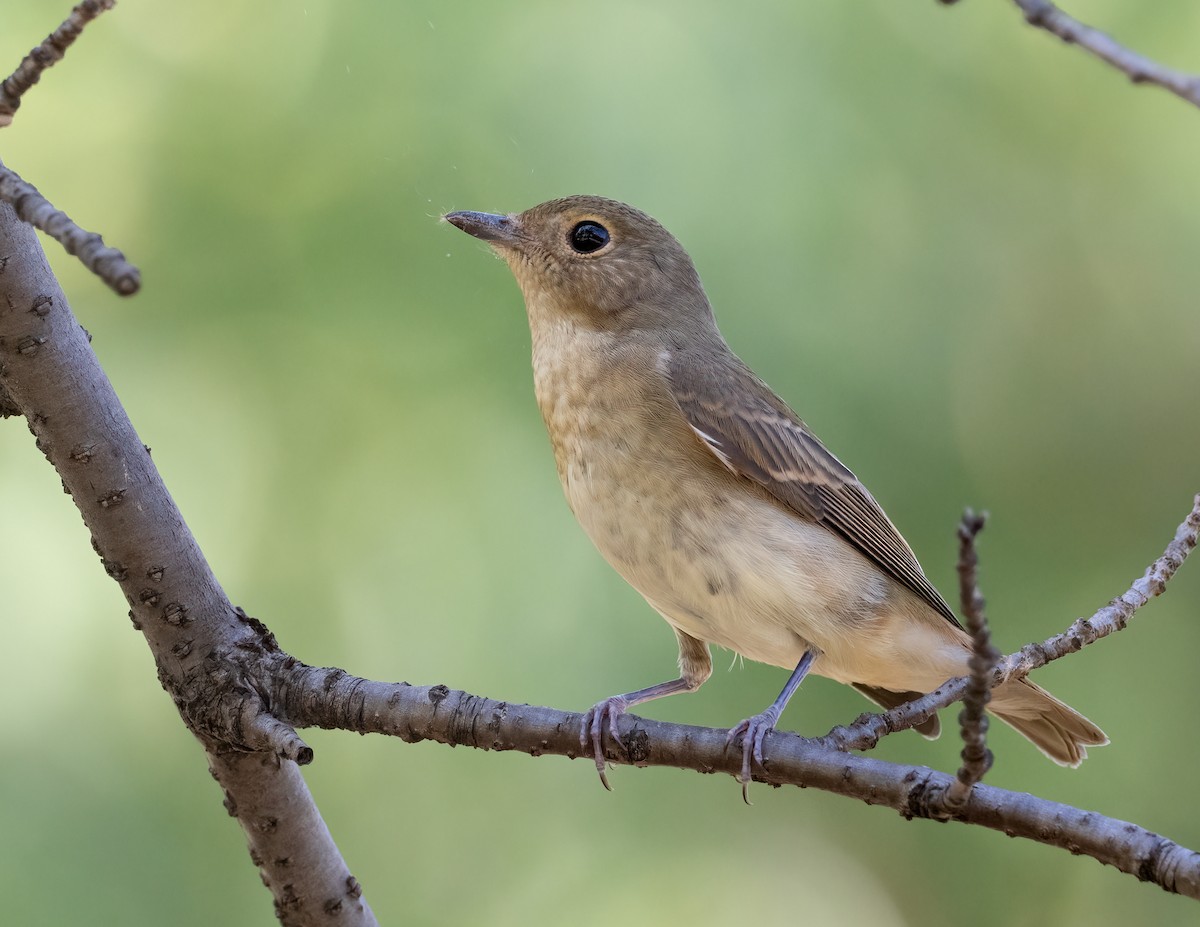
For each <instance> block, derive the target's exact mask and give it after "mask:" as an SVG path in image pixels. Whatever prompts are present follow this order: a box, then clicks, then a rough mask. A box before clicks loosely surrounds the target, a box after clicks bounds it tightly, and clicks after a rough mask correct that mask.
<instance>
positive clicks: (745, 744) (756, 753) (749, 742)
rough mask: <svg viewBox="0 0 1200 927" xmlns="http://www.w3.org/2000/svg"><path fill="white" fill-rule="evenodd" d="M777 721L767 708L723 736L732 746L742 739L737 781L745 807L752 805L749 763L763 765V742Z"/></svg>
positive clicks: (772, 712)
mask: <svg viewBox="0 0 1200 927" xmlns="http://www.w3.org/2000/svg"><path fill="white" fill-rule="evenodd" d="M777 719H778V716H777V714H776V713H775V712H774V711H772V710H771V709H769V708H768V709H767V710H766V711H764V712H762V713H761V714H757V715H755V716H754V717H752V718H747V719H746V720H745V721H739V722H738V723H737V724H735V725H734V726H733V727H731V728H730V729H729V733H728V734H727V735H726V736H725V743H726V745H729V744H732V743H733V742H734V741H735V740H737V739H738V738H739V737H740V738H741V739H742V771H741V772H740V773H739V774H738V777H737V779H738V782H740V783H741V784H742V801H744V802H745V803H746V804H747V805H751V804H753V802H752V801H750V792H749V789H750V783H751V782H752V781H753V776H752V775H751V762H750V761H751V759H752V758H753V760H754V762H756V763H758V765H759V766H762V765H763V740H764V739H765V738H766V736H767V735H768V734H769V733H771V731H773V730H774V729H775V722H776V720H777Z"/></svg>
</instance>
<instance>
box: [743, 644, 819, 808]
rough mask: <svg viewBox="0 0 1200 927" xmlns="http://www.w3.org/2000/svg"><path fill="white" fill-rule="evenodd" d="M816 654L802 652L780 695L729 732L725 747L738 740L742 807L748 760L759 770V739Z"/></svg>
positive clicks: (812, 650) (814, 650)
mask: <svg viewBox="0 0 1200 927" xmlns="http://www.w3.org/2000/svg"><path fill="white" fill-rule="evenodd" d="M820 653H821V651H819V650H817V648H815V647H812V646H810V647H809V648H808V649H807V650H806V651H804V656H802V657H801V658H800V662H799V663H797V664H796V668H795V669H794V670H792V675H791V676H789V677H788V681H787V682H786V683H785V684H784V686H783V691H782V692H780V693H779V696H778V697H777V698H776V699H775V701H773V702H772V703H771V704H770V707H768V708H767V710H766V711H762V712H759V713H758V714H756V715H755V716H754V717H753V718H747V719H746V720H745V721H741V722H739V723H737V724H736V725H734V726H733V727H732V728H730V730H729V736H728V737H726V738H725V742H726V743H733V742H734V741H735V740H736V739H737V738H738V737H741V738H742V772H741V775H739V776H738V782H740V783H741V784H742V798H743V800H745V802H746V804H750V799H749V797H748V795H747V792H746V790H747V788H748V787H749V785H750V758H751V757H753V758H754V760H755V761H756V762H757V763H758V765H759V766H761V765H762V762H763V752H762V750H763V738H764V737H766V736H767V734H769V733H770V732H771V731H773V730H774V729H775V722H776V721H778V720H779V716H780V715H781V714H783V709H784V708H786V707H787V703H788V701H789V700H790V699H791V697H792V696H793V695H795V694H796V690H797V689H799V688H800V683H801V682H803V681H804V677H805V676H807V675H808V671H809V670H810V669H812V665H813V661H814V660H816V658H817V657H818V656H820Z"/></svg>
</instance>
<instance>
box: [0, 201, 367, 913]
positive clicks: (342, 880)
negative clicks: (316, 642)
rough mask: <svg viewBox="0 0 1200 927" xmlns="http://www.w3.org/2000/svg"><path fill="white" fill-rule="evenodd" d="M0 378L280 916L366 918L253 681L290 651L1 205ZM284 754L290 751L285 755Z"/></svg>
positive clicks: (290, 743) (36, 250) (41, 257)
mask: <svg viewBox="0 0 1200 927" xmlns="http://www.w3.org/2000/svg"><path fill="white" fill-rule="evenodd" d="M0 256H2V258H0V260H2V261H3V264H2V265H0V385H2V386H3V393H4V400H5V402H6V403H10V404H12V405H13V406H14V407H15V408H17V409H19V411H20V412H21V414H22V415H24V416H25V419H26V421H27V423H28V425H29V429H30V431H32V432H33V434H34V436H35V437H36V439H37V446H38V449H39V450H40V451H41V452H42V453H43V454H45V455H46V458H47V460H49V461H50V463H51V464H53V466H54V468H55V470H57V472H58V474H59V476H60V477H61V478H62V483H63V488H64V489H65V490H66V491H67V492H68V493H69V494H70V495H71V498H72V500H73V501H74V502H75V504H76V506H77V507H78V508H79V512H80V514H81V515H82V516H83V520H84V523H85V524H86V526H87V528H88V530H89V531H90V532H91V536H92V546H93V548H94V549H95V550H96V553H97V554H98V555H99V556H100V562H101V565H102V566H103V567H104V570H105V572H107V573H108V575H109V576H110V577H112V579H113V580H115V581H116V582H117V583H118V584H119V585H120V587H121V591H122V593H123V594H124V596H125V599H126V601H127V602H128V603H129V606H130V611H129V616H130V618H131V619H132V620H133V623H134V627H135V628H137V629H138V630H140V631H141V632H142V634H143V635H144V637H145V638H146V642H147V644H148V645H149V646H150V650H151V652H152V653H153V655H154V661H155V664H156V666H157V668H158V677H159V682H160V683H161V684H162V686H163V688H164V689H166V690H167V692H168V693H169V694H170V695H171V697H172V698H173V699H174V701H175V704H176V706H177V707H178V709H179V711H180V714H181V715H182V716H183V718H184V719H185V721H186V722H187V725H188V727H189V729H190V730H191V731H192V732H193V733H194V734H196V736H197V738H198V739H199V740H200V742H201V744H202V745H203V746H204V748H205V751H206V753H207V754H208V761H209V766H210V768H211V769H212V772H213V775H214V776H215V777H216V779H217V781H218V782H219V783H220V784H221V786H222V788H223V789H224V790H225V805H226V808H228V810H229V813H230V814H232V815H235V816H236V817H237V819H238V823H240V824H241V825H242V829H243V831H244V832H245V834H246V838H247V841H248V843H249V845H250V851H251V857H252V858H253V860H254V862H255V863H256V864H257V865H258V867H259V872H260V874H261V875H262V878H263V881H264V882H265V883H266V884H267V886H268V887H269V888H270V889H271V891H272V892H273V894H274V896H275V903H276V909H277V913H278V915H279V918H280V920H281V922H282V923H283V924H285V925H288V927H301V925H304V927H307V925H317V924H334V923H337V924H340V925H347V927H349V925H363V927H369V925H372V924H374V923H375V918H374V915H373V914H372V912H371V909H370V907H368V906H367V903H366V901H365V900H363V899H362V898H361V890H360V889H359V887H358V883H357V882H355V881H354V879H353V876H352V875H351V874H350V871H349V869H348V868H347V866H346V863H345V862H344V860H343V859H342V857H341V855H340V854H339V853H338V850H337V847H336V846H335V845H334V843H333V839H332V838H331V836H330V834H329V831H328V829H327V828H326V827H325V824H324V822H323V821H322V820H321V816H320V814H319V812H318V811H317V807H316V805H315V803H314V802H313V800H312V796H311V795H310V794H309V792H308V789H307V787H306V786H305V784H304V779H303V778H302V777H301V775H300V772H299V769H298V766H297V764H298V763H303V762H306V761H308V760H310V759H311V756H312V751H311V750H309V748H308V747H307V746H305V744H304V743H303V741H301V740H300V738H299V737H298V736H296V733H295V731H293V730H292V729H291V728H290V727H289V726H288V725H286V724H283V723H282V722H280V721H279V720H278V719H277V718H275V717H274V716H273V715H272V714H271V713H270V712H269V711H268V706H267V705H266V704H265V699H264V697H263V695H262V692H263V691H264V689H265V686H263V685H262V683H261V682H260V679H262V678H269V677H270V676H271V675H274V674H279V673H283V672H285V671H286V670H288V669H290V668H291V667H292V666H293V665H295V664H296V661H295V660H293V659H292V658H291V657H289V656H288V655H287V654H285V653H283V652H282V651H281V650H280V649H279V647H278V645H277V644H276V643H275V639H274V637H273V636H272V635H271V634H270V632H269V631H267V630H266V628H264V627H263V626H262V625H261V624H259V623H258V622H256V621H254V620H253V619H251V618H249V617H248V616H247V615H245V614H244V613H243V612H242V611H241V610H240V609H236V608H234V607H233V605H232V604H231V603H230V601H229V598H228V597H227V596H226V594H225V591H224V590H223V589H222V588H221V586H220V584H219V583H218V582H217V580H216V578H215V577H214V576H213V574H212V570H211V569H210V567H209V565H208V562H207V561H206V560H205V558H204V555H203V553H202V552H201V551H200V548H199V546H198V545H197V544H196V541H195V538H193V537H192V534H191V531H189V530H188V526H187V524H186V523H185V522H184V520H183V515H182V514H181V513H180V511H179V509H178V507H177V506H176V505H175V502H174V500H173V499H172V498H171V495H170V493H169V492H168V491H167V488H166V486H165V485H164V483H163V480H162V477H161V475H160V474H159V472H158V469H157V468H156V467H155V466H154V463H153V461H152V460H151V458H150V454H149V453H148V449H147V448H146V447H145V446H144V445H143V444H142V442H141V439H140V438H139V437H138V434H137V432H136V431H135V430H134V428H133V425H132V423H131V422H130V421H129V417H128V415H126V413H125V410H124V408H123V407H122V406H121V402H120V400H119V399H118V398H117V395H116V393H115V391H114V390H113V387H112V384H111V383H110V382H109V381H108V378H107V377H106V376H105V375H104V371H103V370H101V368H100V362H99V360H98V359H97V358H96V355H95V353H94V352H93V350H92V347H91V345H90V343H89V339H88V337H87V333H86V332H85V331H84V330H83V328H82V327H81V326H80V324H79V322H78V320H77V319H76V318H75V316H74V314H73V313H72V312H71V309H70V307H69V306H68V305H67V301H66V298H65V297H64V295H63V292H62V290H61V288H60V287H59V285H58V281H57V280H55V278H54V274H53V272H52V271H51V270H50V267H49V265H48V264H47V263H46V256H45V254H44V253H43V251H42V248H41V245H40V244H39V242H38V237H37V235H36V234H35V233H34V231H33V229H32V228H30V226H29V225H27V224H26V223H24V222H21V221H20V220H19V219H18V218H17V216H16V214H15V213H14V212H13V210H12V208H11V207H9V206H8V205H7V204H5V203H0ZM293 761H294V762H293Z"/></svg>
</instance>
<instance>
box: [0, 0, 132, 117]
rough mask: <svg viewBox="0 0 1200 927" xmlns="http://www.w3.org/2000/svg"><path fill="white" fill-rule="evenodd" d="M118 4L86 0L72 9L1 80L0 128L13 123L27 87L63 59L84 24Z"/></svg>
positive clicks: (112, 0) (102, 0)
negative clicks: (61, 21)
mask: <svg viewBox="0 0 1200 927" xmlns="http://www.w3.org/2000/svg"><path fill="white" fill-rule="evenodd" d="M115 4H116V0H83V2H82V3H80V4H79V5H78V6H77V7H75V9H73V10H71V15H70V16H68V17H67V18H66V20H65V21H64V22H63V23H62V25H60V26H59V27H58V28H57V29H55V30H54V31H53V32H51V33H50V34H49V35H48V36H46V38H45V39H43V40H42V43H41V44H40V45H38V46H37V47H36V48H34V49H33V50H32V51H31V52H30V53H29V54H28V55H26V56H25V60H23V61H22V62H21V63H20V64H19V65H18V66H17V69H16V70H15V71H13V73H12V74H11V75H9V76H8V77H7V78H5V80H4V81H3V82H0V128H3V127H4V126H7V125H10V124H11V123H12V120H13V115H14V114H15V113H16V111H17V108H18V107H19V106H20V105H21V97H22V96H24V94H25V91H27V90H28V89H29V88H30V87H32V86H33V85H34V84H36V83H37V82H38V81H39V80H41V78H42V72H43V71H45V70H46V68H48V67H51V66H52V65H55V64H57V63H58V62H59V61H61V60H62V58H63V55H65V54H66V53H67V49H68V48H70V47H71V44H72V43H73V42H74V41H75V40H76V39H77V38H79V34H80V33H81V32H83V27H84V26H86V25H87V24H88V23H89V22H91V21H92V20H93V19H95V18H96V17H97V16H99V15H100V14H101V13H103V12H104V11H105V10H111V9H112V8H113V6H114V5H115Z"/></svg>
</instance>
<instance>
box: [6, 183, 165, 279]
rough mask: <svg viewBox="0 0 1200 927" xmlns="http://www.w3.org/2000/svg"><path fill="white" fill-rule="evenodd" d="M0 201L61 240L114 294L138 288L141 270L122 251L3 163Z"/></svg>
mask: <svg viewBox="0 0 1200 927" xmlns="http://www.w3.org/2000/svg"><path fill="white" fill-rule="evenodd" d="M0 201H3V202H6V203H11V204H12V206H13V208H14V209H16V211H17V215H18V216H19V217H20V218H21V219H22V220H23V221H25V222H28V223H29V224H30V225H32V226H33V227H34V228H36V229H41V230H42V231H43V232H45V233H46V234H47V235H49V236H50V237H51V238H53V239H54V240H55V241H57V242H58V243H59V244H61V245H62V246H63V247H64V248H65V249H66V251H67V254H73V255H75V256H76V257H78V258H79V260H80V261H82V262H83V266H84V267H86V268H87V269H88V270H90V271H91V272H92V273H94V274H95V275H96V276H97V277H99V278H100V279H101V280H103V281H104V282H105V283H107V284H108V285H109V287H111V288H112V290H113V291H114V292H116V293H117V295H119V296H132V295H133V294H134V293H136V292H137V291H138V290H139V289H140V288H141V285H142V274H141V271H139V270H138V269H137V268H136V267H134V266H133V265H132V264H130V263H129V262H128V261H127V260H125V255H124V254H122V253H121V252H120V251H118V250H117V249H116V248H110V247H108V246H107V245H106V244H104V239H103V238H101V237H100V236H99V235H97V234H96V233H95V232H86V231H84V230H83V229H81V228H80V227H79V226H78V225H76V224H75V223H74V222H73V221H72V220H71V217H70V216H68V215H67V214H66V213H65V212H62V211H61V210H58V209H55V208H54V205H53V204H52V203H51V202H50V201H49V200H48V199H46V198H45V197H44V196H42V194H41V193H39V192H38V190H37V188H36V187H34V185H33V184H31V183H27V182H26V181H24V180H22V179H21V178H20V177H19V176H18V175H17V173H16V171H14V170H12V169H11V168H9V167H5V166H4V165H3V164H0ZM0 272H3V267H2V266H0Z"/></svg>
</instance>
